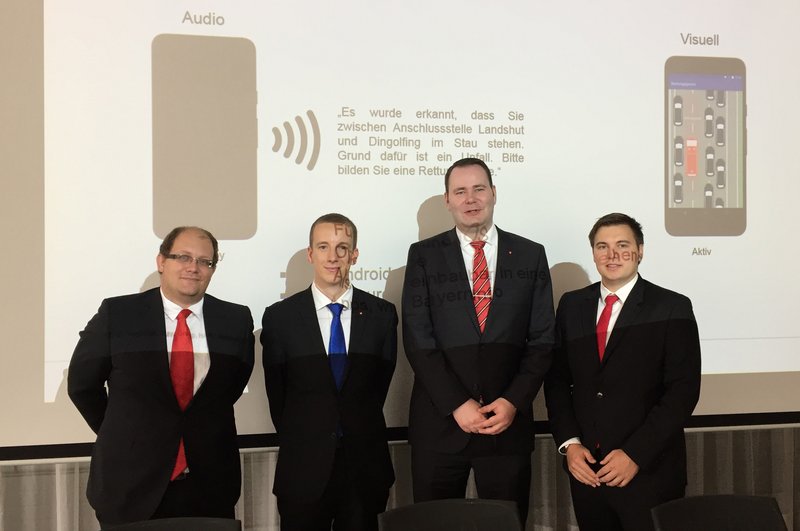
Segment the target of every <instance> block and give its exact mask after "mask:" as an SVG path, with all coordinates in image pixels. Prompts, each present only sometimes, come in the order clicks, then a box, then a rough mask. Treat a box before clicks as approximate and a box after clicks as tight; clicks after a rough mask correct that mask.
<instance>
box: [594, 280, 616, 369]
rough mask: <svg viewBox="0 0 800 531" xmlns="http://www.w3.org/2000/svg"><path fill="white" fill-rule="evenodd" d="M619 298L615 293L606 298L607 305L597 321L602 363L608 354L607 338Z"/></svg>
mask: <svg viewBox="0 0 800 531" xmlns="http://www.w3.org/2000/svg"><path fill="white" fill-rule="evenodd" d="M618 300H619V297H617V296H616V295H614V294H613V293H611V294H609V295H608V296H607V297H606V305H605V306H604V307H603V311H602V312H601V313H600V320H599V321H597V352H599V353H600V361H603V354H605V352H606V336H608V322H609V321H610V320H611V309H612V308H613V307H614V303H615V302H617V301H618Z"/></svg>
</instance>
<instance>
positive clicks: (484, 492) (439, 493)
mask: <svg viewBox="0 0 800 531" xmlns="http://www.w3.org/2000/svg"><path fill="white" fill-rule="evenodd" d="M493 442H494V441H492V440H491V438H490V437H488V436H477V437H473V438H472V441H470V443H469V444H468V445H467V447H466V448H465V449H464V450H463V451H461V452H459V453H457V454H445V453H440V452H435V451H432V450H427V449H420V448H417V447H415V446H413V445H412V447H411V472H412V484H413V489H414V501H415V502H423V501H431V500H444V499H449V498H463V497H464V496H465V494H466V490H467V480H468V479H469V472H470V470H472V471H473V473H474V474H475V487H476V488H477V491H478V497H480V498H484V499H489V500H509V501H515V502H517V507H518V508H519V514H520V520H521V521H522V524H523V527H524V524H525V521H526V519H527V518H528V506H529V503H530V502H529V500H530V493H531V455H530V454H529V453H527V454H511V455H497V454H496V453H495V451H494V444H493Z"/></svg>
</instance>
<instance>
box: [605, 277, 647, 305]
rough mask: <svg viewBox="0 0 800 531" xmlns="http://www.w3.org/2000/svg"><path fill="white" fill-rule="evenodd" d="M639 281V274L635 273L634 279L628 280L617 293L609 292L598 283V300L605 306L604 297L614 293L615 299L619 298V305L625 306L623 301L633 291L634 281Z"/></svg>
mask: <svg viewBox="0 0 800 531" xmlns="http://www.w3.org/2000/svg"><path fill="white" fill-rule="evenodd" d="M637 280H639V274H638V273H637V274H636V276H635V277H633V278H632V279H630V280H629V281H628V283H627V284H625V285H624V286H622V287H621V288H619V289H618V290H617V291H609V290H608V288H607V287H605V286H604V285H603V283H602V282H600V300H601V301H603V304H605V300H606V296H608V295H610V294H611V293H614V294H615V295H616V296H617V297H619V302H620V304H625V299H627V298H628V295H630V294H631V290H633V286H635V285H636V281H637Z"/></svg>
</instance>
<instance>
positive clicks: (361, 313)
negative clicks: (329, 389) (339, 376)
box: [331, 288, 371, 389]
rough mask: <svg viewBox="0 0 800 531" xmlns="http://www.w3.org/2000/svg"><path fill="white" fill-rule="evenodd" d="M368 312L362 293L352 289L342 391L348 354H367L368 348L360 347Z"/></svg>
mask: <svg viewBox="0 0 800 531" xmlns="http://www.w3.org/2000/svg"><path fill="white" fill-rule="evenodd" d="M370 310H371V308H370V307H369V305H368V304H367V298H366V297H365V296H364V292H363V291H361V290H360V289H357V288H353V300H352V304H350V341H348V342H347V364H346V365H345V369H344V381H343V382H342V389H344V387H345V386H346V385H347V378H348V376H349V374H350V354H351V353H353V352H369V349H368V348H364V347H362V343H363V342H364V333H365V332H364V331H365V330H366V323H367V319H369V315H370ZM331 380H332V381H333V373H331ZM334 387H335V382H334Z"/></svg>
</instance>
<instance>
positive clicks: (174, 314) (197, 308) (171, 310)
mask: <svg viewBox="0 0 800 531" xmlns="http://www.w3.org/2000/svg"><path fill="white" fill-rule="evenodd" d="M159 291H161V302H162V304H163V305H164V313H165V314H166V315H167V317H169V318H170V319H171V320H172V321H174V320H175V319H177V318H178V314H179V313H181V310H183V308H181V307H180V306H178V305H177V304H175V303H174V302H172V301H171V300H169V299H168V298H167V296H166V295H164V292H163V291H162V290H160V289H159ZM204 300H205V297H203V298H202V299H200V300H199V301H198V302H196V303H194V304H192V305H191V306H189V310H191V312H192V314H194V315H196V316H197V317H199V318H200V319H202V318H203V301H204Z"/></svg>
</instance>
